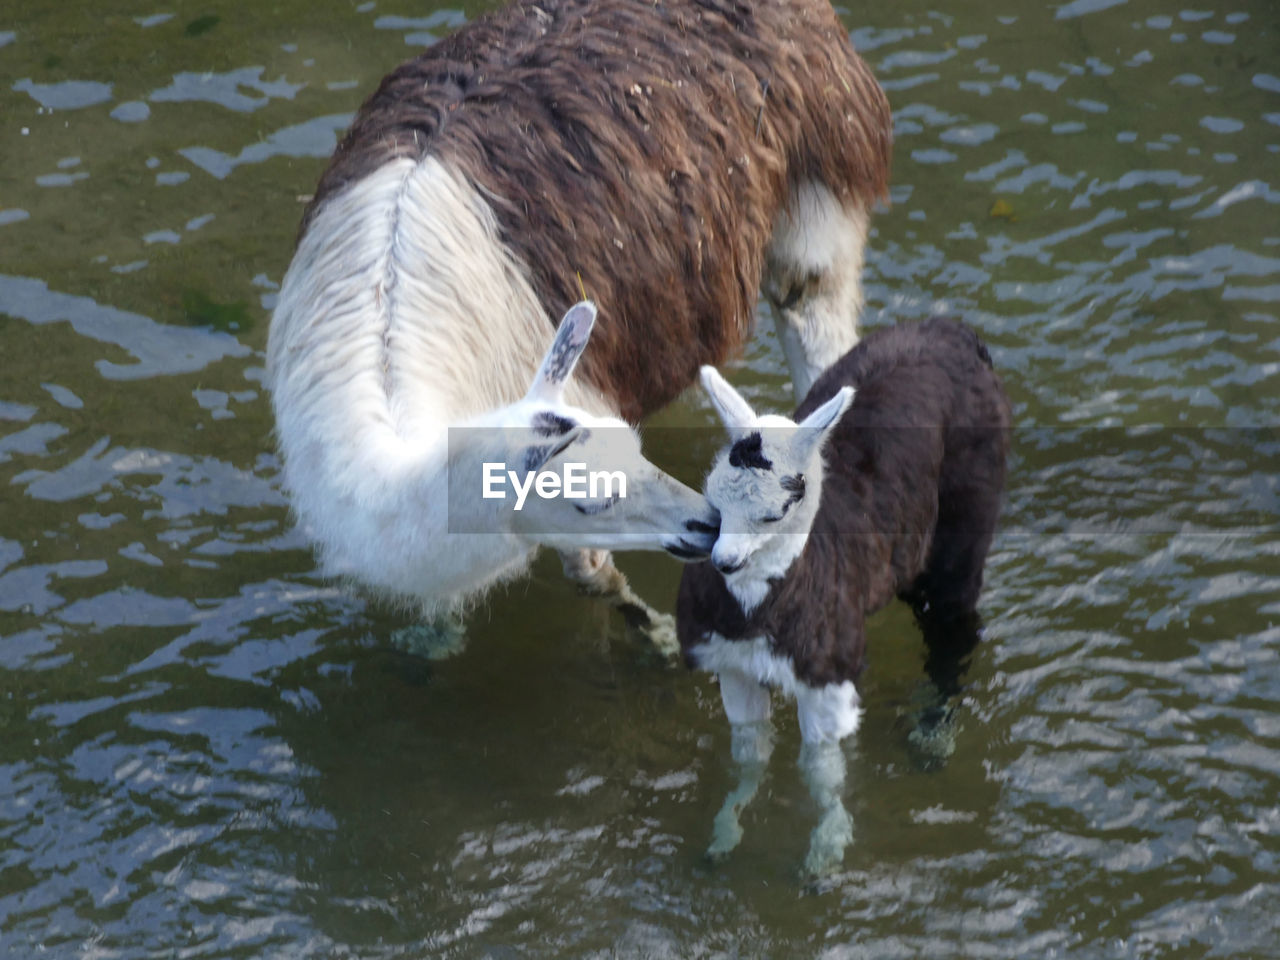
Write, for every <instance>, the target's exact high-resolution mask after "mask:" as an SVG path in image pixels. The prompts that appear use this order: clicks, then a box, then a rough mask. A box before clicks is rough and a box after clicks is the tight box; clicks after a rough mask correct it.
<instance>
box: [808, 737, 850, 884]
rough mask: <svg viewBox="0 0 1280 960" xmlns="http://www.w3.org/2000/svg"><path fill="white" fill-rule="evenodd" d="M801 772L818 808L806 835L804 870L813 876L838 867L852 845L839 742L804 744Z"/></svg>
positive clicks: (818, 875)
mask: <svg viewBox="0 0 1280 960" xmlns="http://www.w3.org/2000/svg"><path fill="white" fill-rule="evenodd" d="M800 771H801V773H802V774H803V775H804V779H805V783H806V784H807V785H808V787H809V795H810V796H811V797H813V800H814V802H815V803H816V804H817V805H818V825H817V826H815V827H814V828H813V832H812V833H811V834H810V835H809V852H808V853H807V854H806V855H805V858H804V869H805V872H806V873H808V874H809V875H810V876H812V877H823V876H826V875H828V874H830V873H832V872H834V871H835V870H837V869H838V868H839V867H840V864H841V863H842V862H843V861H844V851H845V848H847V847H848V846H849V844H850V843H852V842H853V818H852V817H850V816H849V811H848V810H846V809H845V807H844V782H845V760H844V751H843V750H842V749H840V744H839V742H838V741H825V742H821V743H806V744H805V745H804V746H803V747H801V748H800Z"/></svg>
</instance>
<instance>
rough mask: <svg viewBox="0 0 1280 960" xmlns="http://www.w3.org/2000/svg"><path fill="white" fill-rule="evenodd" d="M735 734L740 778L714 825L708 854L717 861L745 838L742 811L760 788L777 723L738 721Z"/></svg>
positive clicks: (736, 762) (735, 761)
mask: <svg viewBox="0 0 1280 960" xmlns="http://www.w3.org/2000/svg"><path fill="white" fill-rule="evenodd" d="M732 736H733V765H734V768H735V770H736V772H737V776H738V782H737V784H736V785H735V786H734V788H733V789H732V790H730V791H729V795H728V796H727V797H725V798H724V803H723V804H722V805H721V807H720V810H719V812H718V813H717V814H716V819H715V822H714V824H713V825H712V828H711V845H710V846H709V847H707V856H708V857H709V858H710V859H712V860H716V861H718V860H723V859H724V858H725V857H727V856H728V855H729V854H730V853H732V852H733V851H734V850H735V849H736V848H737V846H738V844H739V843H741V842H742V811H743V810H745V809H746V808H747V804H749V803H750V802H751V801H752V799H754V797H755V795H756V793H758V792H759V790H760V784H761V783H762V782H763V781H764V774H765V770H766V769H767V768H768V766H769V757H770V756H771V755H772V754H773V724H772V723H771V722H770V721H769V720H768V719H765V720H760V721H757V722H755V723H735V724H734V725H733V734H732Z"/></svg>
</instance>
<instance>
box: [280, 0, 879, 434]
mask: <svg viewBox="0 0 1280 960" xmlns="http://www.w3.org/2000/svg"><path fill="white" fill-rule="evenodd" d="M890 151H891V124H890V117H889V106H888V102H887V101H886V99H885V96H884V93H883V92H882V91H881V89H880V87H879V86H878V84H877V83H876V81H875V79H874V78H873V77H872V75H871V72H870V70H869V69H868V68H867V66H866V64H864V63H863V62H862V60H861V59H860V58H859V57H858V56H857V54H856V53H854V51H853V48H852V47H851V46H850V43H849V38H848V33H847V31H846V30H845V28H844V27H843V26H842V25H841V24H840V21H839V20H838V19H837V17H836V15H835V13H834V11H833V10H832V8H831V5H830V3H829V2H828V0H657V2H654V0H538V2H536V3H535V2H516V3H514V4H512V5H511V6H508V7H505V8H504V9H501V10H498V11H496V12H494V13H492V14H490V15H488V16H485V17H482V18H480V19H478V20H477V21H475V22H474V23H472V24H470V25H469V26H467V27H465V28H463V29H462V30H461V31H459V32H458V33H456V34H454V35H452V36H450V37H447V38H445V39H443V40H441V41H440V42H439V43H437V44H435V45H434V46H432V47H431V48H430V49H428V50H427V51H426V52H425V53H423V54H422V55H421V56H419V57H417V58H416V59H414V60H411V61H409V62H408V63H405V64H404V65H402V66H401V67H399V68H398V69H397V70H395V71H394V72H392V73H391V74H390V75H388V76H387V77H386V79H385V80H384V81H383V83H382V86H381V87H380V88H379V89H378V91H377V92H376V93H375V94H374V95H373V96H372V97H371V98H370V99H369V100H368V101H367V102H366V103H365V104H364V106H363V107H362V108H361V110H360V112H359V114H358V115H357V116H356V119H355V121H354V123H353V125H352V127H351V130H350V131H349V133H348V134H347V136H346V138H345V140H344V141H343V142H342V144H341V145H340V146H339V148H338V151H337V153H336V154H335V155H334V157H333V160H332V161H331V163H330V165H329V168H328V170H327V171H326V172H325V174H324V177H323V179H322V180H321V182H320V185H319V187H318V189H317V191H316V195H315V199H314V200H313V201H312V203H311V205H310V207H309V208H308V210H307V213H306V216H305V218H304V221H303V226H302V230H303V231H305V230H306V229H307V225H308V224H309V223H310V222H311V219H312V217H313V216H314V214H315V212H316V211H317V209H319V207H320V206H321V205H323V204H324V203H325V201H326V199H327V198H329V197H330V196H331V195H332V194H333V193H334V192H335V191H339V190H341V189H342V188H343V187H344V186H346V185H348V184H350V183H353V182H354V181H357V180H359V179H361V178H362V177H365V176H366V175H368V174H369V173H370V172H372V171H373V170H375V169H377V168H378V167H380V166H381V165H383V164H385V163H387V162H389V161H391V160H393V159H396V158H399V157H410V158H422V157H426V156H428V155H435V156H438V157H439V158H441V160H443V161H445V162H446V163H448V164H449V165H450V166H452V167H453V168H454V169H457V170H459V171H460V172H461V173H462V174H463V175H464V176H465V177H467V178H468V179H469V180H470V181H471V182H472V183H474V184H475V185H476V186H477V187H478V189H479V190H480V192H481V194H482V195H483V196H485V197H486V199H487V200H488V201H489V202H490V203H491V204H492V206H493V209H494V211H495V213H496V215H497V217H498V221H499V224H500V227H501V230H502V235H503V240H504V241H505V243H506V244H507V245H508V247H509V248H510V249H511V250H512V251H513V252H514V253H515V255H516V256H517V258H518V259H519V260H521V261H522V262H523V263H524V264H525V266H526V268H527V270H528V272H529V276H530V279H531V281H532V283H533V286H534V289H535V291H536V292H537V294H538V296H539V298H540V299H541V301H542V303H543V306H544V307H545V308H546V312H547V314H548V316H549V317H553V318H558V317H559V316H560V315H561V314H562V313H563V312H564V310H565V308H566V307H568V306H569V305H570V304H571V303H573V302H575V301H576V300H578V299H579V298H580V293H579V277H581V283H582V285H583V286H584V287H585V289H586V292H587V294H588V295H589V296H591V297H592V298H593V299H594V300H595V301H596V302H597V303H598V304H599V306H600V310H601V315H602V316H603V317H606V318H608V322H607V323H602V324H601V325H600V326H599V328H598V329H597V330H596V331H595V334H594V335H593V337H592V340H591V345H590V347H589V348H588V350H587V353H586V355H585V357H584V361H583V362H584V366H583V371H584V374H585V376H586V378H587V380H588V381H589V382H590V383H591V384H592V385H593V386H595V387H596V388H597V389H598V390H599V391H601V392H602V393H603V394H604V395H606V396H608V397H611V398H613V399H614V400H616V401H617V403H618V407H619V409H620V411H621V413H622V415H623V416H624V417H626V418H627V419H628V420H631V421H635V420H638V419H639V418H640V417H641V416H643V415H644V414H645V413H648V412H649V411H652V410H654V409H656V408H658V407H660V406H662V405H663V404H665V403H667V402H668V401H670V400H671V399H672V398H673V397H674V396H675V395H676V394H678V393H679V392H680V391H681V390H683V389H684V388H685V387H687V386H688V385H689V384H690V383H691V382H692V381H693V379H694V377H695V374H696V373H697V370H698V368H699V366H700V365H702V364H707V363H710V364H718V363H721V362H723V361H724V360H725V359H726V358H727V357H728V355H729V354H730V353H731V352H733V351H735V350H736V349H737V348H738V347H739V346H740V345H741V343H742V342H743V341H744V340H745V339H746V338H747V337H748V335H749V334H750V332H751V327H752V320H753V317H754V307H755V303H756V296H757V291H758V289H759V286H760V280H761V272H762V269H763V263H764V256H765V250H766V245H767V243H768V240H769V237H770V234H771V233H772V229H773V225H774V221H775V218H776V217H777V216H778V214H779V212H780V211H781V209H782V207H783V205H784V204H785V203H786V201H787V198H788V196H789V193H790V191H791V190H792V189H793V188H794V187H795V186H796V185H797V184H800V183H803V182H806V181H810V180H817V181H820V182H822V183H823V184H825V185H826V186H827V187H828V188H829V189H830V190H831V191H832V193H833V194H834V195H835V196H836V197H837V198H838V199H840V200H841V201H842V202H844V203H846V204H848V205H850V206H855V207H858V208H861V209H867V208H868V207H870V205H871V204H872V203H873V202H874V201H875V200H876V199H877V198H880V197H882V196H884V195H885V193H886V189H887V183H888V174H889V158H890Z"/></svg>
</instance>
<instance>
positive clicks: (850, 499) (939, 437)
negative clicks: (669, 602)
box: [677, 318, 1011, 687]
mask: <svg viewBox="0 0 1280 960" xmlns="http://www.w3.org/2000/svg"><path fill="white" fill-rule="evenodd" d="M846 385H847V386H852V387H854V388H855V389H856V390H857V393H856V394H855V396H854V400H853V405H852V407H851V408H850V409H849V410H848V412H846V413H845V415H844V417H843V418H842V419H841V420H840V422H839V423H838V424H837V425H836V427H835V429H834V432H833V434H832V436H831V438H830V440H829V441H828V443H827V447H826V451H825V461H826V474H825V476H824V478H823V484H822V500H821V505H820V507H819V508H818V514H817V517H816V518H815V520H814V523H813V528H812V530H811V532H810V535H809V539H808V542H807V544H806V546H805V549H804V551H803V553H801V555H800V556H799V557H798V558H797V559H796V561H795V562H794V563H793V564H792V566H791V568H790V569H789V570H788V571H787V574H786V576H785V577H784V578H782V579H780V580H778V581H775V582H774V583H773V584H772V586H771V589H770V591H769V594H768V596H767V598H766V599H765V600H764V602H763V603H762V604H761V605H760V606H759V607H757V608H756V609H755V610H754V611H753V612H752V614H751V615H750V616H746V615H744V613H743V611H742V607H741V606H740V605H739V603H738V601H737V599H735V597H734V596H733V594H732V593H730V592H729V590H728V588H727V587H726V586H725V582H724V578H723V577H722V576H721V575H720V574H719V573H718V572H717V571H716V569H715V568H714V567H713V566H712V565H711V564H710V563H700V564H696V565H693V566H690V567H687V568H686V569H685V572H684V577H683V578H682V580H681V581H680V595H679V600H678V604H677V619H678V624H679V633H680V644H681V647H682V648H683V649H684V650H685V652H686V654H687V653H688V652H689V651H690V650H691V649H692V648H694V647H696V646H698V645H699V644H703V643H706V642H707V641H708V640H709V639H710V638H711V636H712V635H713V634H718V635H719V636H721V637H724V638H726V639H727V640H748V639H752V638H755V637H760V636H767V637H769V638H770V644H771V648H772V650H773V652H774V653H776V654H779V655H781V656H784V657H786V658H788V659H789V660H790V661H791V662H792V664H793V666H794V669H795V674H796V676H797V677H798V678H799V679H800V680H802V681H803V682H805V683H807V684H809V685H810V686H813V687H821V686H824V685H826V684H831V683H841V682H843V681H845V680H854V679H856V678H857V676H858V674H859V673H860V672H861V670H862V666H863V660H864V654H865V648H866V637H865V633H864V621H865V618H866V617H867V616H868V615H869V614H871V613H873V612H874V611H876V610H878V609H879V608H881V607H883V606H884V605H885V604H886V603H888V602H889V601H890V600H891V599H893V597H894V596H895V595H896V596H899V597H901V598H903V599H904V600H907V601H909V602H911V603H912V604H913V605H915V607H916V609H917V610H918V611H921V612H922V614H923V615H924V616H926V617H928V618H929V619H931V620H934V621H939V620H946V619H950V618H955V617H961V616H963V615H966V614H970V613H972V612H973V610H974V608H975V606H976V604H977V601H978V594H979V592H980V590H981V588H982V570H983V564H984V562H985V560H986V555H987V550H988V548H989V547H990V545H991V538H992V535H993V533H994V531H995V526H996V520H997V517H998V515H999V511H1000V498H1001V493H1002V490H1003V488H1004V479H1005V459H1006V457H1007V454H1008V443H1009V426H1010V420H1011V414H1010V409H1009V402H1008V399H1007V398H1006V396H1005V394H1004V390H1003V388H1002V387H1001V385H1000V381H999V378H998V377H997V376H996V374H995V372H994V371H993V370H992V368H991V358H990V355H989V354H988V353H987V349H986V347H985V346H984V345H983V344H982V342H981V341H980V340H979V339H978V337H977V336H976V335H975V334H974V333H973V331H972V330H970V329H969V328H968V327H966V326H964V325H963V324H961V323H959V322H957V321H955V320H950V319H942V318H939V319H932V320H927V321H925V322H923V323H920V324H910V325H902V326H897V327H892V328H889V329H882V330H876V331H874V332H873V333H871V334H870V335H868V336H867V337H866V338H865V339H864V340H863V341H862V342H861V343H859V344H858V346H857V347H855V348H854V349H853V350H851V351H850V352H849V353H847V354H845V356H844V357H843V358H841V360H840V361H839V362H837V363H836V364H835V365H834V366H832V367H831V368H830V369H828V370H827V371H826V373H824V374H823V375H822V377H821V378H820V379H819V380H818V381H817V383H815V384H814V386H813V389H812V390H811V391H810V392H809V394H808V396H806V397H805V399H804V402H803V403H802V404H801V405H800V407H799V408H798V409H797V411H796V413H795V416H794V419H795V420H796V421H797V422H799V421H801V420H803V419H804V417H805V416H807V415H808V414H809V413H810V412H812V411H813V410H815V409H816V408H817V407H819V406H820V405H821V404H822V403H823V402H825V401H826V400H828V399H830V398H831V397H832V396H834V395H835V393H836V392H837V391H838V390H839V389H840V388H841V387H842V386H846Z"/></svg>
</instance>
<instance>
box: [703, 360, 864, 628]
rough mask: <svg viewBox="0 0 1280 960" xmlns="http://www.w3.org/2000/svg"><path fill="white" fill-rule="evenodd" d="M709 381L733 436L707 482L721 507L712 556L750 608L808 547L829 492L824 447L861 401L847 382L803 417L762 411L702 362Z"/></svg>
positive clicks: (710, 392)
mask: <svg viewBox="0 0 1280 960" xmlns="http://www.w3.org/2000/svg"><path fill="white" fill-rule="evenodd" d="M702 386H703V388H704V389H705V390H706V391H707V394H708V396H710V398H711V403H712V405H713V406H714V407H715V409H716V412H717V413H718V414H719V415H720V419H721V420H722V421H723V422H724V425H725V426H726V427H727V428H728V430H729V437H730V444H729V446H727V447H725V448H724V449H723V450H721V451H720V453H719V455H718V456H717V457H716V462H715V465H714V466H713V467H712V469H711V473H710V474H709V475H708V476H707V482H706V494H707V500H708V501H709V502H710V503H711V505H712V506H713V507H715V508H716V509H717V510H718V511H719V513H720V536H719V538H718V539H717V540H716V544H715V547H714V548H713V549H712V551H711V562H712V563H713V564H715V567H716V569H717V570H719V571H720V573H721V574H723V575H724V577H725V580H726V582H727V583H728V584H729V586H730V587H731V588H733V590H734V593H735V594H737V595H738V598H739V600H741V601H742V602H743V604H744V606H747V607H748V608H749V609H750V608H754V607H755V606H757V605H758V604H759V602H760V601H761V600H763V599H764V594H765V593H767V592H768V583H769V581H770V580H771V579H774V578H776V577H780V576H782V575H783V574H784V573H786V571H787V569H788V568H789V567H790V566H791V564H792V562H793V561H794V560H795V558H796V557H798V556H799V555H800V552H801V551H802V550H803V549H804V544H805V540H806V538H807V537H808V535H809V529H810V527H811V526H812V525H813V518H814V517H815V516H816V515H817V512H818V501H819V498H820V496H821V493H822V473H823V469H822V447H823V444H824V443H825V442H826V439H827V437H828V436H829V435H830V433H831V430H832V429H833V428H834V427H835V425H836V423H838V422H839V420H840V417H841V416H842V415H843V414H844V412H845V411H846V410H847V409H848V408H849V405H850V404H851V403H852V402H853V388H852V387H842V388H841V389H840V391H839V392H838V393H836V395H835V396H833V397H832V398H831V399H830V400H828V401H827V402H826V403H824V404H823V405H822V406H820V407H818V409H817V410H814V411H813V413H811V414H809V416H807V417H805V419H804V420H803V421H802V422H801V423H796V422H795V421H794V420H790V419H788V418H787V417H781V416H776V415H773V414H765V415H764V416H757V415H756V413H755V411H753V410H752V409H751V406H750V405H749V404H748V403H747V401H746V400H744V399H743V397H742V395H741V394H740V393H738V391H737V390H735V389H734V388H733V387H732V386H730V385H729V383H728V382H727V381H726V380H725V379H724V378H723V377H721V376H720V374H719V373H718V372H716V369H715V368H714V367H703V368H702ZM748 598H750V599H748Z"/></svg>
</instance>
